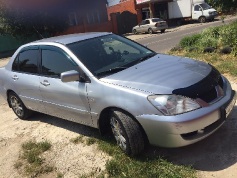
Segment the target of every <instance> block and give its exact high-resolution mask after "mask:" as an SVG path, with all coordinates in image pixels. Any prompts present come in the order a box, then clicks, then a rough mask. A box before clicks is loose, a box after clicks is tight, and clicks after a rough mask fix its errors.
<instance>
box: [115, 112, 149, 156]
mask: <svg viewBox="0 0 237 178" xmlns="http://www.w3.org/2000/svg"><path fill="white" fill-rule="evenodd" d="M110 126H111V129H112V132H113V135H114V137H115V140H116V141H117V144H118V146H119V147H120V148H121V149H122V151H124V152H125V153H126V154H128V155H130V156H134V155H137V154H139V153H140V152H142V151H143V150H144V147H145V141H144V140H145V139H144V135H143V132H142V129H141V127H140V125H139V124H138V123H137V122H136V121H135V120H133V118H132V117H131V116H129V115H128V114H125V113H124V112H121V111H112V113H111V117H110Z"/></svg>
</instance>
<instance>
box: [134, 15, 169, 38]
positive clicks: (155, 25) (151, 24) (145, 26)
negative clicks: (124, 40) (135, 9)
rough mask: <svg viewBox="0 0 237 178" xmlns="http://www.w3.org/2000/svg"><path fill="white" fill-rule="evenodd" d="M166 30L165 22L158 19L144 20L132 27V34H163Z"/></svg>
mask: <svg viewBox="0 0 237 178" xmlns="http://www.w3.org/2000/svg"><path fill="white" fill-rule="evenodd" d="M167 28H168V25H167V22H166V21H164V20H163V19H160V18H150V19H145V20H143V21H142V22H141V23H139V24H138V25H137V26H135V27H133V29H132V32H133V33H134V34H137V33H144V32H147V33H149V34H152V33H154V32H158V31H161V33H164V32H165V30H166V29H167Z"/></svg>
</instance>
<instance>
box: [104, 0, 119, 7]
mask: <svg viewBox="0 0 237 178" xmlns="http://www.w3.org/2000/svg"><path fill="white" fill-rule="evenodd" d="M107 1H108V6H113V5H116V4H118V3H119V1H120V0H107Z"/></svg>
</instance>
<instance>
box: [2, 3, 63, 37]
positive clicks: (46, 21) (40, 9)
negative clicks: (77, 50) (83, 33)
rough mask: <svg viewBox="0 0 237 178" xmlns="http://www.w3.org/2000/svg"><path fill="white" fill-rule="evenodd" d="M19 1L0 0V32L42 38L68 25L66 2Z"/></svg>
mask: <svg viewBox="0 0 237 178" xmlns="http://www.w3.org/2000/svg"><path fill="white" fill-rule="evenodd" d="M13 1H14V0H12V1H10V2H13ZM19 2H21V0H18V3H17V2H16V1H15V3H16V4H15V5H12V4H10V3H9V0H0V34H2V35H6V34H8V35H12V36H22V37H27V36H32V35H37V36H38V37H39V38H42V37H48V36H52V35H54V34H55V33H57V32H61V31H63V30H65V29H66V28H67V27H68V10H67V9H68V8H65V7H66V2H64V1H55V3H52V4H50V5H47V6H43V4H42V5H41V4H35V5H33V4H32V5H31V6H29V5H28V6H27V4H24V3H23V2H26V1H23V2H22V3H19ZM39 2H40V1H39ZM44 3H45V2H44Z"/></svg>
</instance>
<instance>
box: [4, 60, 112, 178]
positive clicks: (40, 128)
mask: <svg viewBox="0 0 237 178" xmlns="http://www.w3.org/2000/svg"><path fill="white" fill-rule="evenodd" d="M7 61H8V60H7V59H6V60H0V66H3V65H5V64H6V63H7ZM0 118H1V119H0V178H19V177H22V175H19V174H18V172H17V170H16V169H15V168H14V166H13V165H14V163H16V161H17V159H18V157H19V151H20V149H21V144H22V143H24V142H26V141H29V140H35V141H37V142H38V141H45V140H47V141H49V142H51V143H52V149H51V150H50V151H48V152H46V155H45V158H46V161H47V162H48V163H49V164H51V165H53V166H54V167H56V169H57V170H56V171H55V173H56V172H58V173H59V172H60V173H62V174H64V177H65V178H74V177H75V178H76V177H77V178H78V177H79V176H81V175H87V174H90V173H91V172H97V173H99V172H100V171H102V170H104V169H105V164H106V161H107V160H108V159H110V157H109V156H108V155H106V154H105V153H103V152H101V151H99V150H98V149H97V146H96V145H90V146H87V145H86V144H83V143H79V144H74V143H72V142H70V139H73V138H76V137H78V136H80V135H83V136H88V137H89V136H95V137H96V134H99V132H98V131H97V130H96V129H92V128H90V127H85V126H82V125H79V124H76V123H73V122H69V121H66V120H63V119H59V118H54V117H50V116H46V115H43V114H35V115H33V116H32V117H31V118H30V120H26V121H24V120H20V119H18V118H17V117H16V115H15V114H14V113H13V111H12V110H11V109H10V108H9V107H8V105H7V103H6V101H4V100H3V98H2V97H1V96H0ZM55 173H54V174H51V175H48V176H47V177H56V174H55ZM43 177H44V176H43Z"/></svg>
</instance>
